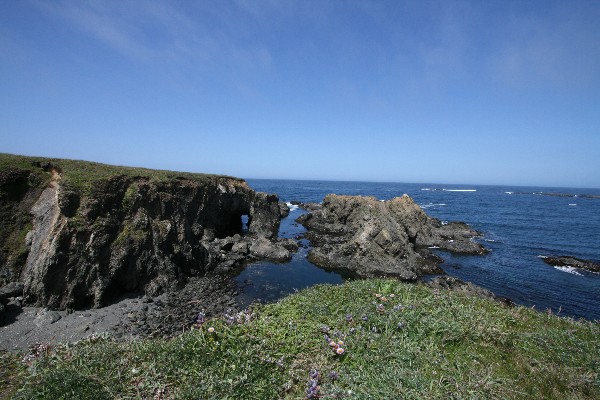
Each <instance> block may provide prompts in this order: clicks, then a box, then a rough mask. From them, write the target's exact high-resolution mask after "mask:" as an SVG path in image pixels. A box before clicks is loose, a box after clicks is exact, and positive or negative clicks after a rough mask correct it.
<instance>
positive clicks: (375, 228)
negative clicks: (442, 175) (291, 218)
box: [299, 195, 486, 280]
mask: <svg viewBox="0 0 600 400" xmlns="http://www.w3.org/2000/svg"><path fill="white" fill-rule="evenodd" d="M299 222H301V223H302V224H303V225H304V226H305V227H306V228H307V229H308V230H309V233H308V234H307V236H308V238H309V239H310V240H311V243H312V245H313V250H311V252H310V253H309V260H310V261H311V262H313V263H314V264H316V265H318V266H320V267H323V268H326V269H334V270H345V271H347V272H350V273H351V274H353V275H355V276H358V277H371V276H381V275H389V276H396V277H399V278H400V279H403V280H415V279H417V277H419V276H421V275H425V274H431V273H439V272H441V270H440V269H439V267H438V264H439V263H440V262H441V260H440V259H439V257H437V256H435V255H433V254H432V253H431V252H430V251H429V250H428V247H432V246H435V247H439V248H440V249H444V250H449V251H453V252H458V253H464V254H484V253H485V252H486V250H485V249H484V248H483V246H481V245H480V244H478V243H475V242H473V241H472V240H470V239H471V238H473V237H475V236H479V232H477V231H475V230H473V229H471V228H470V227H469V226H467V225H466V224H462V223H451V224H447V225H443V224H442V223H441V222H440V221H439V220H437V219H435V218H431V217H429V216H428V215H427V214H425V213H424V212H423V210H422V209H421V208H420V207H419V206H418V205H417V204H415V203H414V201H413V200H412V199H411V198H410V197H409V196H407V195H404V196H402V197H397V198H394V199H392V200H389V201H385V202H383V201H378V200H377V199H375V198H374V197H362V196H337V195H328V196H326V197H325V199H324V200H323V206H322V208H321V209H320V210H318V209H317V210H315V211H313V212H312V213H310V214H305V215H304V216H302V217H301V218H300V219H299Z"/></svg>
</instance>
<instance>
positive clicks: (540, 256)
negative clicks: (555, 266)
mask: <svg viewBox="0 0 600 400" xmlns="http://www.w3.org/2000/svg"><path fill="white" fill-rule="evenodd" d="M537 258H548V256H542V255H541V254H540V255H539V256H537Z"/></svg>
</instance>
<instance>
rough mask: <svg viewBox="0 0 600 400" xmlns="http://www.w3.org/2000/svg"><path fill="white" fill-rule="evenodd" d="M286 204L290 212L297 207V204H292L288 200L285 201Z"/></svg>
mask: <svg viewBox="0 0 600 400" xmlns="http://www.w3.org/2000/svg"><path fill="white" fill-rule="evenodd" d="M285 205H286V206H288V208H289V209H290V212H292V211H295V210H297V209H298V206H297V205H295V204H292V203H290V202H287V203H285Z"/></svg>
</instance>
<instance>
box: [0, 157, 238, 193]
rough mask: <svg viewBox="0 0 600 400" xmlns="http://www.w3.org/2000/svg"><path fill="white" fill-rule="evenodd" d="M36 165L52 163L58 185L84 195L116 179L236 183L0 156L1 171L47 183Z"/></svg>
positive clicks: (187, 174)
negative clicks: (19, 171)
mask: <svg viewBox="0 0 600 400" xmlns="http://www.w3.org/2000/svg"><path fill="white" fill-rule="evenodd" d="M35 162H39V163H41V164H42V165H43V164H46V163H51V164H52V165H53V166H55V167H57V168H59V169H60V171H61V175H62V179H61V183H63V184H66V185H68V186H69V187H70V188H72V189H74V190H77V191H79V192H81V193H83V194H86V193H89V192H90V191H91V190H92V188H93V187H94V185H95V184H96V183H98V182H99V181H102V180H106V179H109V178H111V177H114V176H118V175H124V176H129V177H141V178H148V179H151V180H154V181H167V180H171V179H177V178H184V179H189V180H194V181H200V182H204V181H207V180H209V179H212V178H215V177H223V178H229V179H237V178H231V177H227V176H223V175H210V174H199V173H190V172H175V171H165V170H154V169H147V168H136V167H122V166H115V165H107V164H100V163H96V162H90V161H80V160H68V159H61V158H48V157H29V156H19V155H14V154H5V153H0V170H2V169H5V168H8V167H12V168H20V169H26V170H31V171H34V172H35V173H36V174H39V175H40V176H41V177H42V178H43V179H44V180H45V181H48V180H49V179H50V174H49V173H48V172H45V173H44V172H43V171H42V170H41V169H40V168H37V167H34V166H33V163H35Z"/></svg>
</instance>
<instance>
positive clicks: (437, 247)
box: [429, 246, 440, 249]
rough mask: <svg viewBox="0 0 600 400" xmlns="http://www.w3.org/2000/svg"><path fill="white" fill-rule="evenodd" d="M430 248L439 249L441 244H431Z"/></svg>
mask: <svg viewBox="0 0 600 400" xmlns="http://www.w3.org/2000/svg"><path fill="white" fill-rule="evenodd" d="M429 248H430V249H439V248H440V246H429Z"/></svg>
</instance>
